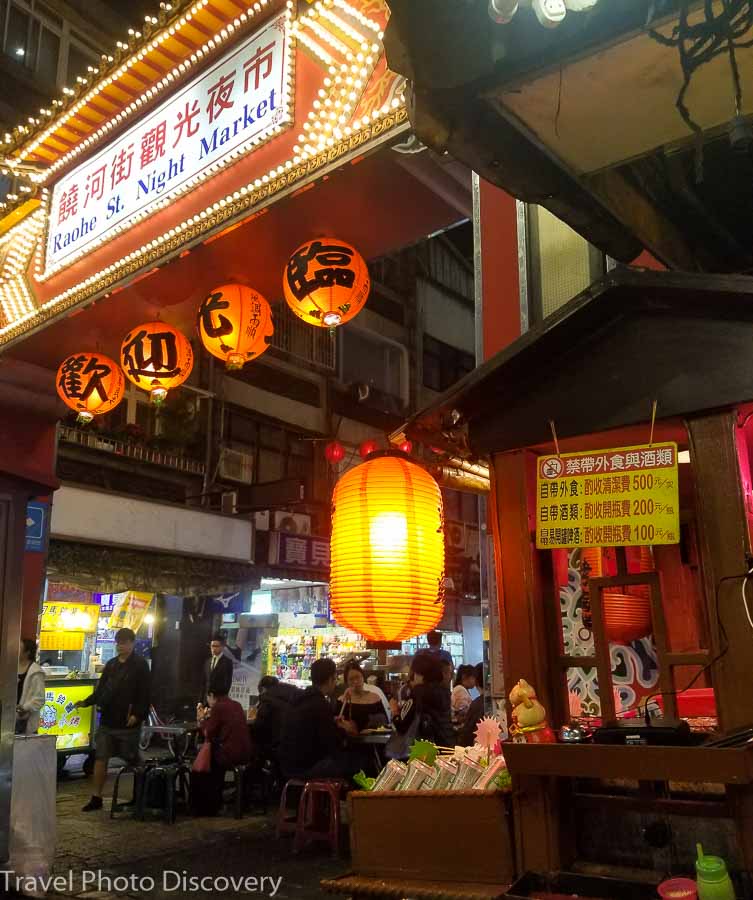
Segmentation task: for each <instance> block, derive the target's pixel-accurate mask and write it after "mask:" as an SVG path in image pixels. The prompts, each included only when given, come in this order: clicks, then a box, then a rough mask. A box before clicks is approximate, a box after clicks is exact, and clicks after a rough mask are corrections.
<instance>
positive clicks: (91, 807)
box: [81, 795, 102, 812]
mask: <svg viewBox="0 0 753 900" xmlns="http://www.w3.org/2000/svg"><path fill="white" fill-rule="evenodd" d="M96 809H102V798H101V797H96V796H94V795H92V798H91V800H90V801H89V802H88V803H87V804H86V806H84V807H83V808H82V809H81V812H94V811H95V810H96Z"/></svg>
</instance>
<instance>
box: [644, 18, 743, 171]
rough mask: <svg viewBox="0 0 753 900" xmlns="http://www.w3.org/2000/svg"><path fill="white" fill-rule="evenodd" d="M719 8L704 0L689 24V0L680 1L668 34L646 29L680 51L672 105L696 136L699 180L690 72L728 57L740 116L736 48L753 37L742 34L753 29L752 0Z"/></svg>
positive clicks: (700, 138) (700, 157)
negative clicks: (696, 17)
mask: <svg viewBox="0 0 753 900" xmlns="http://www.w3.org/2000/svg"><path fill="white" fill-rule="evenodd" d="M721 2H722V8H721V10H720V11H719V13H718V14H715V12H714V2H713V0H704V4H703V18H702V19H701V21H699V22H696V23H695V24H692V25H691V24H690V22H689V15H690V9H691V6H692V5H693V3H692V0H681V2H680V21H679V24H678V25H676V26H675V27H674V28H673V30H672V34H671V36H670V37H667V36H666V35H664V34H661V32H659V31H656V30H655V29H654V28H647V31H648V34H649V35H650V36H651V37H652V38H653V39H654V40H655V41H657V42H658V43H660V44H662V45H663V46H665V47H673V48H677V50H678V51H679V54H680V66H681V67H682V74H683V82H682V86H681V88H680V92H679V94H678V95H677V100H676V101H675V106H676V107H677V110H678V112H679V113H680V115H681V116H682V119H683V121H684V122H685V124H686V125H687V126H688V128H690V130H691V131H692V132H693V133H694V134H695V136H696V180H697V181H701V180H702V179H703V129H702V127H701V126H700V125H699V124H698V123H697V122H696V121H695V120H694V119H693V117H692V116H691V114H690V110H689V109H688V106H687V104H686V103H685V97H686V95H687V92H688V89H689V88H690V82H691V81H692V79H693V75H694V74H695V73H696V72H697V71H698V69H700V68H701V66H704V65H706V64H707V63H709V62H711V60H713V59H715V58H716V57H717V56H721V55H722V54H727V55H728V56H729V62H730V70H731V74H732V85H733V89H734V99H735V115H736V116H739V115H740V110H741V107H742V86H741V83H740V71H739V68H738V65H737V57H736V51H737V50H743V49H747V48H749V47H753V39H751V40H747V41H743V40H742V39H743V37H744V36H745V35H746V34H747V33H748V32H749V31H750V29H751V28H753V2H752V0H721Z"/></svg>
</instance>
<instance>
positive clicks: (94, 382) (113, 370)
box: [56, 353, 125, 425]
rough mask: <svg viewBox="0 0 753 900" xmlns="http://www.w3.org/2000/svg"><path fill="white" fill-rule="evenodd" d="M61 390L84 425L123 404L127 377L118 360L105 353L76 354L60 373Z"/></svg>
mask: <svg viewBox="0 0 753 900" xmlns="http://www.w3.org/2000/svg"><path fill="white" fill-rule="evenodd" d="M56 381H57V391H58V395H59V397H60V399H61V400H62V401H63V403H65V404H66V406H69V407H70V408H71V409H73V410H75V411H76V412H77V413H78V421H79V422H80V423H81V424H84V425H85V424H86V423H87V422H91V420H92V419H93V418H94V416H101V415H104V413H108V412H110V410H111V409H115V407H116V406H117V405H118V403H120V401H121V400H122V399H123V393H124V391H125V378H124V377H123V372H122V370H121V368H120V366H119V365H118V364H117V363H116V362H115V360H112V359H110V357H109V356H104V355H103V354H102V353H74V354H73V355H72V356H69V357H68V358H67V359H65V360H63V362H62V363H61V364H60V368H59V369H58V373H57V376H56Z"/></svg>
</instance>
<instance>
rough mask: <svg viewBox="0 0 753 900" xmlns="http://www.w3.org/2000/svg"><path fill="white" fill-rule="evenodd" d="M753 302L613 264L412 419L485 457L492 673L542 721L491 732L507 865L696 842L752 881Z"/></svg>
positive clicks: (708, 281)
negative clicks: (495, 638)
mask: <svg viewBox="0 0 753 900" xmlns="http://www.w3.org/2000/svg"><path fill="white" fill-rule="evenodd" d="M752 308H753V306H752V305H751V294H750V284H749V280H748V279H743V278H728V279H721V278H716V277H711V276H709V277H705V276H691V275H673V274H658V273H657V274H649V273H645V272H643V273H630V272H621V273H619V274H617V273H615V274H613V275H612V276H611V277H610V278H608V279H606V280H605V281H604V283H602V284H601V285H598V286H597V287H596V288H594V289H592V290H591V291H590V292H589V293H588V294H584V295H581V296H579V297H576V298H575V299H574V300H572V301H571V302H570V304H568V305H567V306H566V307H565V308H564V309H563V311H562V313H561V315H559V316H558V317H557V319H556V320H555V321H554V322H553V323H552V324H551V325H550V326H549V327H546V328H542V329H540V330H537V331H534V332H532V333H531V334H530V335H529V336H527V337H526V338H525V339H522V340H521V341H519V342H517V343H516V344H513V345H512V346H511V347H510V348H509V349H508V350H507V351H505V352H503V353H502V354H500V355H499V356H497V357H495V358H494V359H493V360H491V361H490V362H489V363H488V364H487V366H486V367H484V368H483V369H482V370H480V371H479V372H478V374H477V375H475V376H472V377H471V378H470V379H468V381H467V382H466V384H465V385H464V386H463V389H462V390H459V391H456V392H455V393H453V394H452V395H451V396H448V397H446V398H444V400H443V401H441V402H440V403H439V404H438V405H437V406H436V407H434V408H432V409H430V410H428V411H426V412H425V413H423V414H421V415H420V416H419V417H417V419H416V420H415V421H413V422H412V423H411V426H410V428H409V431H410V433H411V436H412V437H413V439H414V440H423V441H430V440H431V441H437V440H443V441H445V442H447V443H449V444H456V446H457V443H456V442H463V443H464V444H465V442H467V446H468V447H469V448H470V451H471V453H472V454H474V455H476V456H477V457H483V456H484V455H486V454H488V455H489V456H490V457H491V459H492V463H493V465H492V482H493V506H492V509H493V514H492V517H491V521H492V525H493V526H494V532H495V552H496V562H497V569H498V577H499V596H498V600H499V613H500V620H501V623H502V644H503V659H504V670H505V671H504V674H505V682H506V689H507V691H508V692H509V691H510V690H511V689H512V688H513V687H514V686H515V685H516V683H517V682H518V679H520V678H523V679H525V680H526V681H527V682H528V683H529V684H530V685H531V686H532V687H533V688H534V689H535V691H536V694H537V696H538V698H539V700H540V701H541V703H542V704H543V705H544V707H545V708H546V711H547V714H548V725H549V726H550V727H551V728H552V729H553V731H552V732H546V731H544V730H542V729H541V728H538V727H537V728H529V729H528V730H523V731H522V732H517V734H518V740H522V743H517V742H513V743H510V744H507V745H505V757H506V759H507V762H508V765H509V768H510V771H511V773H512V775H513V782H514V784H513V787H514V794H513V798H514V804H513V805H514V817H515V829H516V846H517V865H518V871H519V872H520V873H523V872H525V871H526V870H531V871H535V872H551V871H557V870H568V871H579V872H591V873H596V872H600V873H601V874H605V873H612V874H616V873H618V872H622V873H623V874H624V872H625V871H627V869H626V868H625V867H628V868H630V867H632V868H633V869H643V870H648V871H649V872H655V873H662V872H667V871H672V872H674V873H675V874H690V873H692V871H693V863H694V859H695V842H696V841H699V842H700V843H702V844H703V846H704V848H705V849H706V852H713V853H715V854H718V855H720V856H722V857H724V858H725V859H726V860H727V863H728V865H729V866H730V868H731V870H732V871H733V873H734V877H735V878H736V879H737V884H738V887H739V889H740V892H741V895H743V894H744V891H745V890H748V889H749V885H748V883H747V882H746V875H745V873H746V872H750V871H751V868H752V864H753V855H752V854H753V845H751V834H752V832H751V828H750V821H751V820H750V809H751V802H752V801H751V798H752V797H753V794H752V793H751V791H752V790H753V788H752V787H751V785H752V784H753V756H751V752H752V751H751V750H750V746H749V743H748V739H749V736H750V731H749V729H750V725H751V721H752V720H753V706H751V700H750V692H749V691H747V689H746V688H745V687H744V685H746V684H747V683H748V682H749V680H750V677H751V672H750V666H751V655H750V652H749V648H750V640H751V629H752V628H753V626H752V625H751V621H750V609H749V603H750V601H749V599H748V597H747V588H748V581H749V576H750V555H749V554H750V546H751V536H750V533H751V532H750V526H751V507H750V459H751V457H750V452H751V449H750V448H751V439H750V419H751V414H750V401H751V396H752V394H751V387H750V385H751V384H753V380H751V375H752V374H753V373H751V371H750V365H749V363H748V360H749V358H750V354H749V353H748V349H747V348H748V346H749V344H750V341H751V338H752V337H753V318H752V317H751V309H752ZM701 359H702V360H703V365H702V366H699V364H698V361H699V360H701ZM521 371H526V372H527V373H529V374H528V376H527V377H526V378H525V379H524V380H522V379H521V378H520V377H519V373H520V372H521ZM626 373H627V374H626ZM605 386H607V389H605ZM502 395H503V396H505V397H506V398H507V402H506V403H505V404H504V405H501V406H500V405H498V404H497V403H496V399H495V398H497V397H498V396H502ZM652 410H653V411H654V412H655V414H656V418H655V420H654V418H653V417H652ZM553 434H555V435H556V438H555V439H554V440H553V438H552V435H553ZM741 591H742V594H741ZM662 713H663V715H662ZM509 724H510V726H511V728H512V733H513V734H516V729H515V720H514V717H513V718H512V719H511V720H510V722H509ZM563 726H565V727H566V730H565V731H563V732H560V729H561V728H563ZM567 729H569V730H567ZM573 729H574V730H573ZM592 732H593V733H594V735H593V738H591V737H590V735H591V733H592ZM557 736H561V739H559V740H558V739H557ZM711 848H713V850H712V849H711ZM746 896H747V895H746Z"/></svg>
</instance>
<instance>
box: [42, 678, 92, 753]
mask: <svg viewBox="0 0 753 900" xmlns="http://www.w3.org/2000/svg"><path fill="white" fill-rule="evenodd" d="M93 691H94V685H92V684H76V683H75V682H71V683H68V682H65V681H61V682H55V683H52V684H49V683H48V684H47V686H46V688H45V698H44V706H43V707H42V709H41V710H40V713H39V733H40V734H54V735H56V736H57V742H56V743H57V749H58V750H69V749H72V748H74V747H88V746H89V744H90V743H91V731H92V716H93V715H94V707H93V706H84V707H82V708H81V709H74V708H73V704H74V703H76V702H77V701H79V700H85V699H86V698H87V697H88V696H90V695H91V694H92V692H93Z"/></svg>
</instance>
